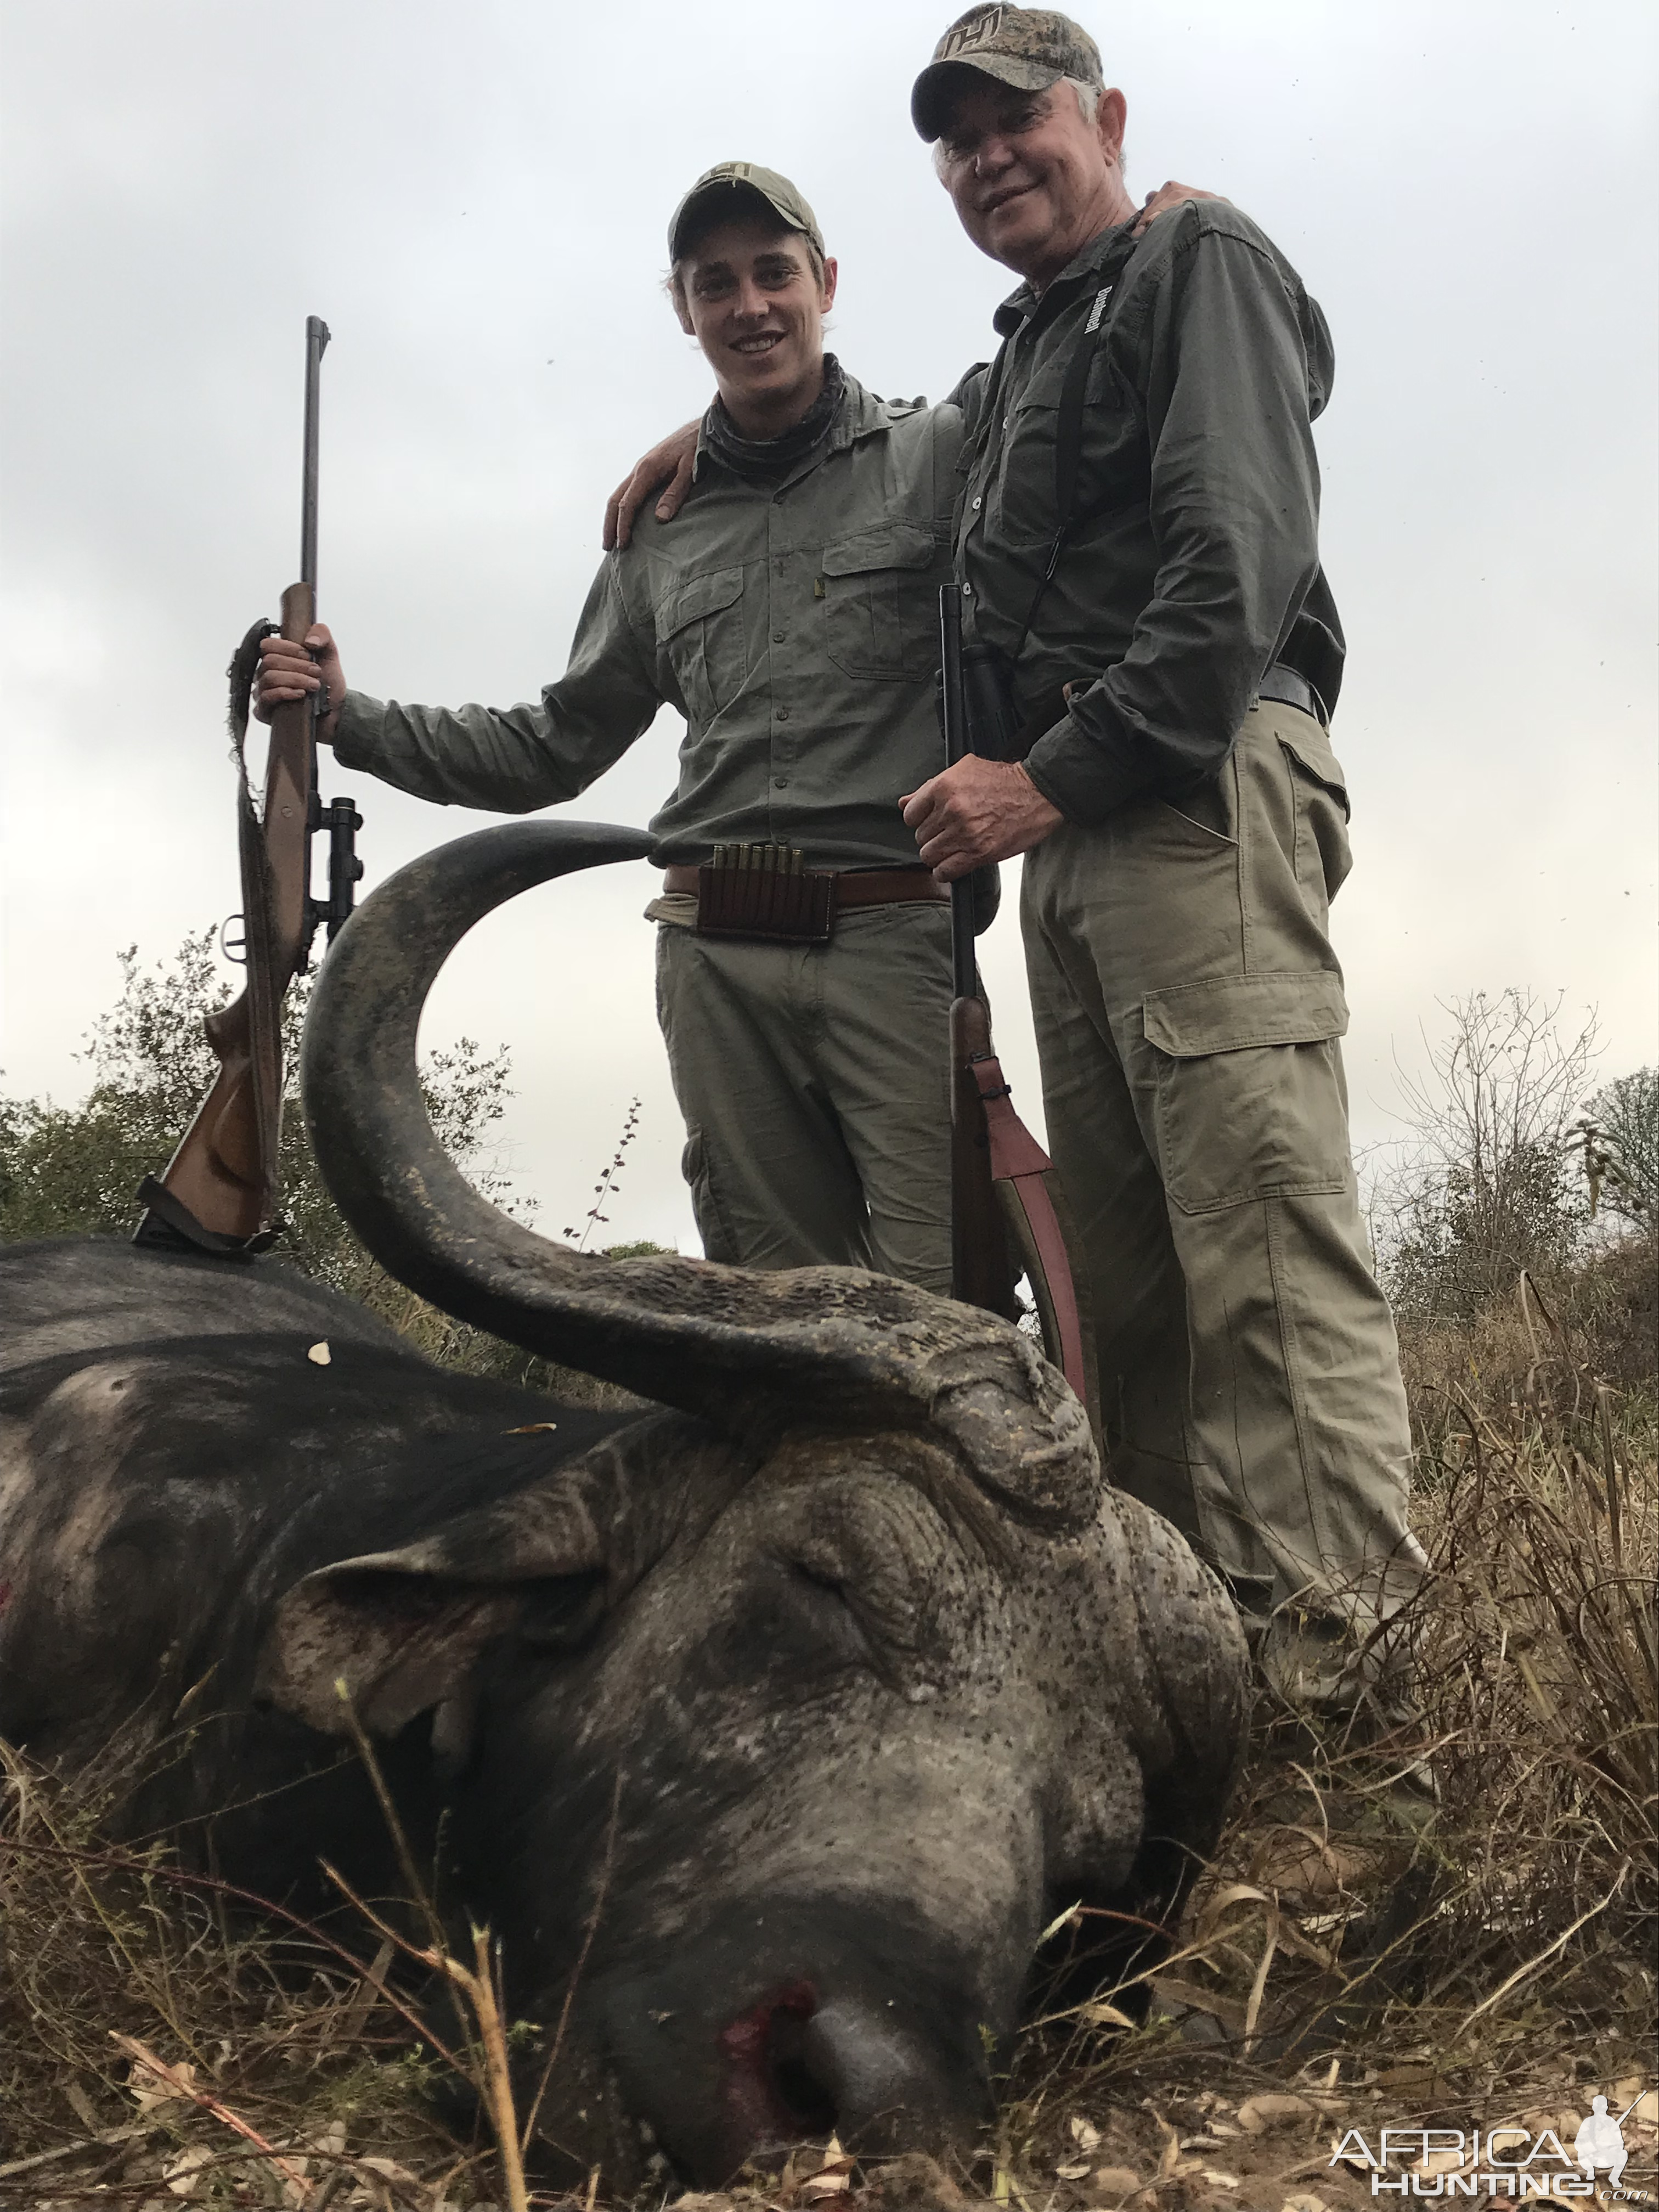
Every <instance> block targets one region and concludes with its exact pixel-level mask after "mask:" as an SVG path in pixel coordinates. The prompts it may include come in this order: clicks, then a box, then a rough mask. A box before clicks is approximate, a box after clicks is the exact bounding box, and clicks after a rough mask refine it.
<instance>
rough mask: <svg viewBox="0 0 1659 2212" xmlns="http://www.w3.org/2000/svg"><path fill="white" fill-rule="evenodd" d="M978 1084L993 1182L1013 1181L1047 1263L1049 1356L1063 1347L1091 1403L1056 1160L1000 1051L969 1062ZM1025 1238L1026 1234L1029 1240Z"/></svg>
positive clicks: (1035, 1246) (1069, 1376) (1065, 1364)
mask: <svg viewBox="0 0 1659 2212" xmlns="http://www.w3.org/2000/svg"><path fill="white" fill-rule="evenodd" d="M968 1066H969V1073H971V1075H972V1076H973V1079H974V1084H975V1088H976V1089H977V1091H978V1092H979V1095H980V1101H981V1104H982V1105H983V1107H984V1109H985V1133H986V1136H987V1139H988V1141H989V1145H990V1151H991V1180H992V1182H993V1183H1000V1184H1003V1185H1006V1186H1010V1187H1011V1189H1010V1195H1011V1196H1012V1198H1013V1199H1014V1200H1016V1201H1017V1202H1018V1206H1019V1208H1020V1211H1021V1212H1023V1213H1024V1217H1025V1221H1026V1225H1027V1226H1028V1227H1029V1229H1030V1244H1031V1248H1032V1255H1034V1256H1035V1260H1036V1265H1037V1266H1038V1267H1040V1268H1041V1270H1042V1277H1043V1282H1042V1285H1038V1284H1036V1282H1035V1281H1034V1282H1033V1285H1032V1288H1033V1289H1034V1290H1036V1291H1038V1293H1039V1295H1038V1304H1039V1305H1040V1306H1041V1305H1042V1304H1043V1303H1044V1301H1043V1299H1042V1290H1044V1289H1046V1291H1047V1293H1048V1304H1049V1306H1050V1307H1051V1308H1052V1310H1053V1315H1054V1329H1055V1333H1056V1334H1057V1335H1058V1337H1059V1340H1060V1341H1059V1343H1058V1345H1052V1344H1051V1345H1050V1346H1049V1347H1048V1350H1049V1356H1050V1357H1051V1358H1053V1356H1054V1353H1055V1352H1058V1353H1059V1355H1060V1356H1059V1358H1058V1359H1056V1360H1055V1363H1054V1364H1056V1366H1058V1367H1059V1368H1060V1370H1061V1372H1062V1373H1063V1374H1064V1375H1065V1377H1066V1381H1067V1382H1068V1383H1070V1384H1071V1386H1072V1388H1073V1390H1074V1391H1075V1392H1076V1393H1077V1395H1078V1396H1079V1398H1080V1399H1081V1400H1082V1401H1083V1402H1084V1404H1085V1405H1087V1404H1088V1403H1089V1401H1090V1392H1089V1387H1088V1386H1089V1376H1088V1370H1087V1362H1086V1360H1085V1355H1084V1348H1083V1328H1082V1322H1081V1320H1080V1318H1079V1312H1078V1298H1077V1286H1076V1285H1075V1284H1074V1283H1073V1280H1072V1263H1071V1258H1070V1255H1068V1253H1067V1251H1066V1239H1065V1237H1063V1236H1062V1234H1061V1233H1060V1217H1059V1216H1058V1214H1057V1213H1056V1212H1055V1211H1054V1200H1053V1198H1052V1197H1051V1195H1050V1194H1049V1190H1048V1176H1050V1175H1051V1174H1052V1173H1053V1171H1054V1163H1053V1161H1052V1160H1050V1158H1048V1154H1047V1152H1044V1151H1043V1149H1042V1146H1041V1145H1039V1144H1038V1142H1037V1140H1036V1138H1035V1137H1034V1136H1033V1135H1032V1134H1031V1133H1030V1130H1029V1129H1028V1128H1027V1127H1026V1126H1025V1124H1024V1122H1023V1121H1021V1120H1020V1118H1019V1116H1018V1114H1016V1113H1015V1111H1014V1105H1013V1096H1012V1091H1010V1089H1009V1086H1008V1084H1007V1083H1006V1080H1005V1079H1004V1077H1003V1073H1002V1064H1001V1062H1000V1060H998V1059H997V1057H996V1055H995V1054H994V1053H988V1052H987V1053H975V1054H974V1056H973V1058H972V1059H971V1060H969V1063H968ZM1024 1241H1025V1240H1024V1238H1022V1239H1021V1242H1022V1243H1024Z"/></svg>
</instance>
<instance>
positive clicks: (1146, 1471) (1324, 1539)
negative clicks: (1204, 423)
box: [1022, 701, 1422, 1626]
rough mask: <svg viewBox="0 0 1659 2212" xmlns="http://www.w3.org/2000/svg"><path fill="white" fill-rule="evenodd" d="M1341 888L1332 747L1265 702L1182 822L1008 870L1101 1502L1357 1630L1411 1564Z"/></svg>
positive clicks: (1400, 1586)
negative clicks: (1366, 1193) (1084, 1328)
mask: <svg viewBox="0 0 1659 2212" xmlns="http://www.w3.org/2000/svg"><path fill="white" fill-rule="evenodd" d="M1348 866H1349V854H1348V839H1347V799H1346V791H1345V789H1344V787H1343V776H1342V771H1341V769H1340V767H1339V766H1338V765H1337V763H1336V760H1335V758H1334V755H1333V754H1332V752H1331V750H1330V744H1329V740H1328V738H1327V736H1326V734H1325V732H1324V731H1323V730H1322V728H1321V727H1320V726H1319V725H1318V723H1317V722H1316V721H1315V720H1313V719H1312V718H1311V717H1310V716H1309V715H1306V714H1300V713H1298V712H1297V710H1296V709H1295V708H1291V707H1285V706H1280V705H1279V704H1277V703H1275V702H1271V701H1263V702H1261V704H1260V705H1258V706H1257V707H1255V708H1253V709H1252V710H1251V712H1250V714H1249V717H1248V718H1247V720H1246V724H1245V727H1244V730H1243V733H1242V734H1241V736H1240V738H1239V740H1238V744H1237V746H1236V748H1235V750H1234V752H1233V755H1232V757H1231V759H1230V761H1229V762H1228V764H1227V767H1226V769H1225V770H1224V772H1223V774H1222V775H1221V776H1220V777H1219V778H1218V780H1217V781H1215V782H1214V783H1212V784H1210V785H1206V787H1204V789H1203V790H1202V791H1201V792H1200V793H1197V794H1194V796H1193V797H1192V798H1191V799H1183V801H1182V805H1181V806H1180V807H1179V808H1177V807H1176V806H1172V805H1167V804H1165V803H1164V802H1163V801H1161V800H1157V799H1147V800H1144V801H1140V802H1138V803H1136V804H1135V805H1132V806H1129V807H1127V808H1125V809H1124V810H1123V811H1121V812H1120V813H1118V814H1116V815H1115V816H1114V817H1112V818H1111V820H1110V821H1109V823H1106V824H1105V825H1104V826H1103V828H1100V829H1077V828H1074V827H1073V826H1071V825H1070V824H1067V825H1066V827H1065V828H1063V829H1060V830H1059V831H1057V832H1056V833H1055V835H1054V836H1052V837H1051V838H1049V839H1048V842H1046V843H1044V844H1042V845H1041V846H1039V847H1038V848H1037V849H1036V851H1035V852H1033V853H1030V854H1027V855H1026V859H1025V865H1024V890H1023V896H1022V911H1023V920H1024V931H1025V945H1026V958H1027V963H1028V969H1029V973H1030V987H1031V1001H1032V1008H1033V1012H1034V1014H1035V1017H1036V1035H1037V1046H1038V1050H1039V1052H1040V1054H1041V1057H1042V1074H1043V1097H1044V1102H1045V1104H1046V1108H1047V1112H1048V1144H1049V1149H1050V1151H1051V1152H1052V1153H1053V1156H1054V1164H1055V1165H1056V1166H1057V1167H1058V1169H1059V1170H1060V1176H1061V1179H1062V1180H1063V1182H1064V1183H1065V1186H1066V1193H1067V1195H1068V1197H1069V1199H1070V1201H1071V1207H1072V1212H1073V1218H1074V1221H1075V1223H1076V1226H1077V1234H1078V1238H1079V1246H1080V1252H1079V1258H1080V1260H1081V1262H1082V1268H1083V1270H1084V1271H1085V1273H1086V1278H1087V1283H1088V1287H1089V1289H1090V1291H1091V1294H1092V1297H1093V1302H1094V1322H1095V1331H1096V1339H1097V1347H1098V1355H1099V1364H1100V1383H1101V1404H1102V1412H1103V1422H1104V1426H1105V1430H1106V1438H1107V1443H1108V1448H1109V1452H1110V1455H1111V1466H1112V1472H1113V1474H1114V1477H1115V1480H1117V1481H1118V1483H1120V1484H1121V1486H1122V1487H1124V1488H1125V1489H1127V1490H1128V1491H1131V1492H1133V1493H1134V1495H1135V1496H1137V1497H1138V1498H1142V1499H1143V1500H1144V1501H1145V1502H1146V1504H1149V1505H1152V1506H1154V1507H1156V1508H1157V1509H1158V1510H1159V1511H1160V1512H1162V1513H1164V1515H1165V1516H1167V1517H1168V1518H1169V1519H1170V1520H1172V1521H1174V1522H1176V1524H1177V1526H1179V1527H1180V1528H1182V1529H1183V1530H1184V1531H1185V1532H1186V1533H1187V1534H1188V1536H1189V1538H1191V1539H1192V1541H1194V1544H1195V1545H1196V1546H1197V1547H1198V1548H1199V1549H1200V1552H1202V1553H1204V1554H1205V1555H1206V1557H1207V1558H1209V1559H1210V1560H1211V1561H1212V1563H1213V1564H1214V1565H1217V1566H1218V1567H1219V1568H1220V1569H1221V1570H1222V1571H1224V1572H1225V1573H1226V1574H1227V1575H1228V1576H1230V1577H1233V1578H1235V1579H1236V1580H1237V1581H1238V1582H1239V1583H1242V1584H1243V1586H1244V1588H1245V1591H1246V1592H1247V1593H1249V1594H1250V1595H1255V1597H1256V1598H1257V1601H1260V1599H1261V1597H1262V1596H1264V1595H1266V1594H1267V1593H1266V1588H1265V1586H1266V1585H1269V1584H1270V1585H1271V1592H1272V1599H1273V1601H1274V1602H1277V1601H1283V1600H1285V1599H1286V1598H1289V1597H1291V1596H1292V1595H1297V1594H1303V1595H1304V1599H1306V1600H1307V1601H1311V1602H1312V1603H1313V1605H1314V1606H1315V1607H1316V1608H1317V1609H1320V1610H1322V1611H1325V1612H1328V1613H1335V1614H1338V1615H1340V1616H1342V1617H1345V1618H1346V1619H1348V1620H1351V1621H1352V1622H1353V1623H1354V1625H1355V1626H1364V1624H1366V1623H1367V1622H1369V1621H1370V1620H1374V1619H1375V1618H1376V1612H1377V1609H1378V1607H1379V1603H1381V1605H1382V1609H1383V1611H1391V1610H1392V1609H1393V1599H1394V1597H1395V1595H1400V1596H1403V1595H1406V1594H1407V1592H1408V1590H1409V1589H1410V1588H1411V1587H1412V1586H1413V1585H1414V1583H1416V1580H1417V1571H1418V1569H1419V1566H1420V1565H1421V1562H1422V1553H1421V1552H1420V1550H1419V1547H1418V1546H1417V1544H1416V1542H1415V1540H1414V1539H1413V1538H1412V1537H1411V1536H1410V1534H1408V1532H1407V1526H1406V1496H1407V1474H1408V1461H1409V1433H1408V1429H1407V1416H1406V1404H1405V1395H1404V1391H1403V1389H1402V1388H1401V1380H1400V1368H1399V1360H1398V1355H1397V1351H1396V1347H1395V1334H1394V1326H1393V1322H1392V1321H1391V1319H1390V1317H1389V1310H1388V1307H1387V1304H1385V1302H1384V1300H1383V1294H1382V1292H1381V1291H1380V1290H1379V1289H1378V1287H1377V1285H1376V1279H1375V1276H1374V1274H1373V1273H1372V1268H1371V1261H1370V1249H1369V1245H1368V1243H1367V1240H1366V1237H1365V1232H1364V1225H1363V1223H1362V1220H1361V1218H1360V1212H1359V1206H1358V1195H1357V1192H1356V1188H1355V1183H1354V1175H1353V1166H1352V1158H1351V1156H1350V1151H1349V1142H1348V1115H1347V1093H1346V1087H1345V1085H1344V1081H1343V1075H1342V1060H1341V1053H1340V1047H1339V1044H1338V1042H1337V1040H1338V1039H1339V1038H1340V1036H1341V1035H1342V1034H1343V1032H1344V1030H1346V1026H1347V1010H1346V1003H1345V1000H1344V998H1343V991H1342V975H1341V971H1340V969H1339V967H1338V965H1337V962H1336V956H1335V954H1334V952H1333V951H1332V950H1331V944H1330V939H1329V937H1328V934H1327V915H1328V906H1329V902H1330V899H1331V897H1332V896H1334V893H1335V891H1336V890H1337V887H1338V886H1339V885H1340V883H1341V882H1342V879H1343V878H1344V877H1345V876H1346V874H1347V872H1348ZM1253 1583H1254V1584H1255V1585H1257V1586H1258V1588H1257V1589H1256V1591H1255V1592H1254V1593H1250V1592H1249V1585H1251V1584H1253Z"/></svg>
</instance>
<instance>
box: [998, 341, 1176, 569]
mask: <svg viewBox="0 0 1659 2212" xmlns="http://www.w3.org/2000/svg"><path fill="white" fill-rule="evenodd" d="M1062 381H1063V380H1062V378H1061V377H1060V376H1059V375H1056V374H1045V375H1044V376H1042V378H1040V379H1036V380H1033V386H1032V388H1031V390H1030V392H1028V393H1027V394H1026V395H1025V397H1024V398H1023V399H1021V400H1020V401H1019V402H1018V404H1017V405H1016V406H1015V407H1013V408H1012V410H1010V414H1009V426H1008V432H1007V445H1006V448H1005V452H1004V456H1003V464H1002V468H1001V471H1000V486H999V492H1000V502H999V504H1000V515H999V521H1000V534H1001V535H1002V536H1004V537H1005V538H1006V539H1007V541H1008V543H1009V544H1011V545H1039V544H1043V545H1046V544H1049V543H1051V542H1052V540H1053V538H1054V532H1055V531H1056V529H1057V528H1058V527H1059V524H1060V505H1059V501H1060V489H1061V487H1060V474H1059V469H1058V465H1057V449H1058V447H1059V444H1060V418H1061V415H1062V412H1063V410H1062V408H1061V406H1060V386H1061V383H1062ZM1075 435H1076V439H1077V446H1076V461H1075V470H1076V476H1075V489H1074V492H1073V499H1072V506H1071V522H1072V530H1073V532H1074V533H1079V534H1080V533H1082V532H1086V529H1087V526H1088V525H1089V524H1090V523H1091V522H1092V521H1094V520H1096V519H1097V517H1100V516H1103V515H1108V514H1110V513H1114V512H1115V510H1116V509H1118V508H1120V507H1125V506H1128V505H1131V504H1136V505H1141V506H1144V505H1145V503H1146V498H1147V495H1148V493H1149V491H1150V489H1151V484H1152V466H1151V453H1150V452H1149V449H1148V447H1147V442H1146V432H1145V428H1144V426H1143V424H1142V422H1141V419H1140V411H1139V403H1138V401H1137V400H1136V398H1135V396H1134V394H1133V392H1131V391H1130V390H1129V389H1128V388H1127V386H1126V385H1125V384H1124V382H1123V380H1122V379H1121V377H1120V376H1119V374H1118V373H1117V371H1116V368H1115V366H1114V364H1113V362H1111V360H1110V358H1109V356H1107V355H1104V354H1097V356H1095V358H1094V359H1093V360H1091V362H1090V363H1089V371H1088V375H1087V377H1086V378H1085V382H1084V387H1083V410H1082V416H1081V418H1080V420H1079V422H1078V425H1077V430H1076V433H1075Z"/></svg>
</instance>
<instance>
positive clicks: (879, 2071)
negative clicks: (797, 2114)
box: [799, 1998, 957, 2150]
mask: <svg viewBox="0 0 1659 2212" xmlns="http://www.w3.org/2000/svg"><path fill="white" fill-rule="evenodd" d="M799 2066H800V2069H801V2070H802V2072H803V2073H804V2074H805V2075H807V2076H808V2077H809V2078H810V2080H811V2081H812V2083H813V2084H814V2085H815V2087H817V2092H818V2095H819V2099H820V2100H821V2102H822V2105H823V2106H826V2107H828V2108H829V2110H831V2111H833V2112H834V2113H835V2115H836V2127H837V2130H838V2132H839V2134H840V2135H841V2137H842V2141H843V2142H846V2143H847V2144H848V2148H858V2149H860V2150H870V2149H873V2148H883V2147H887V2146H890V2145H891V2146H896V2147H908V2146H909V2145H912V2144H914V2143H915V2142H917V2141H918V2140H920V2138H921V2136H922V2135H924V2134H925V2135H927V2136H933V2134H935V2133H936V2132H937V2131H938V2130H939V2126H940V2124H941V2122H943V2121H944V2119H945V2112H946V2108H947V2107H948V2106H950V2105H951V2104H952V2103H953V2102H955V2101H957V2100H953V2099H952V2098H951V2095H950V2093H949V2092H948V2090H947V2089H946V2088H945V2085H944V2084H943V2082H942V2081H940V2080H939V2076H938V2075H937V2074H936V2073H935V2071H934V2069H933V2068H932V2067H931V2066H930V2065H929V2064H928V2063H927V2060H926V2058H925V2057H924V2056H923V2054H922V2053H921V2051H920V2050H919V2049H918V2048H917V2045H916V2044H915V2040H914V2039H912V2038H910V2037H908V2036H906V2035H905V2034H904V2033H902V2032H901V2030H900V2028H899V2027H898V2026H897V2024H896V2021H894V2018H893V2015H892V2012H891V2009H890V2008H882V2007H872V2006H870V2005H866V2004H861V2003H859V2002H855V2001H854V2000H851V1999H846V1998H840V1999H835V1998H832V1999H831V2000H830V2001H829V2002H828V2003H825V2004H821V2005H820V2006H819V2007H818V2008H817V2011H816V2012H814V2013H813V2015H811V2019H810V2020H807V2021H804V2022H803V2023H802V2024H801V2027H800V2030H799Z"/></svg>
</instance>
